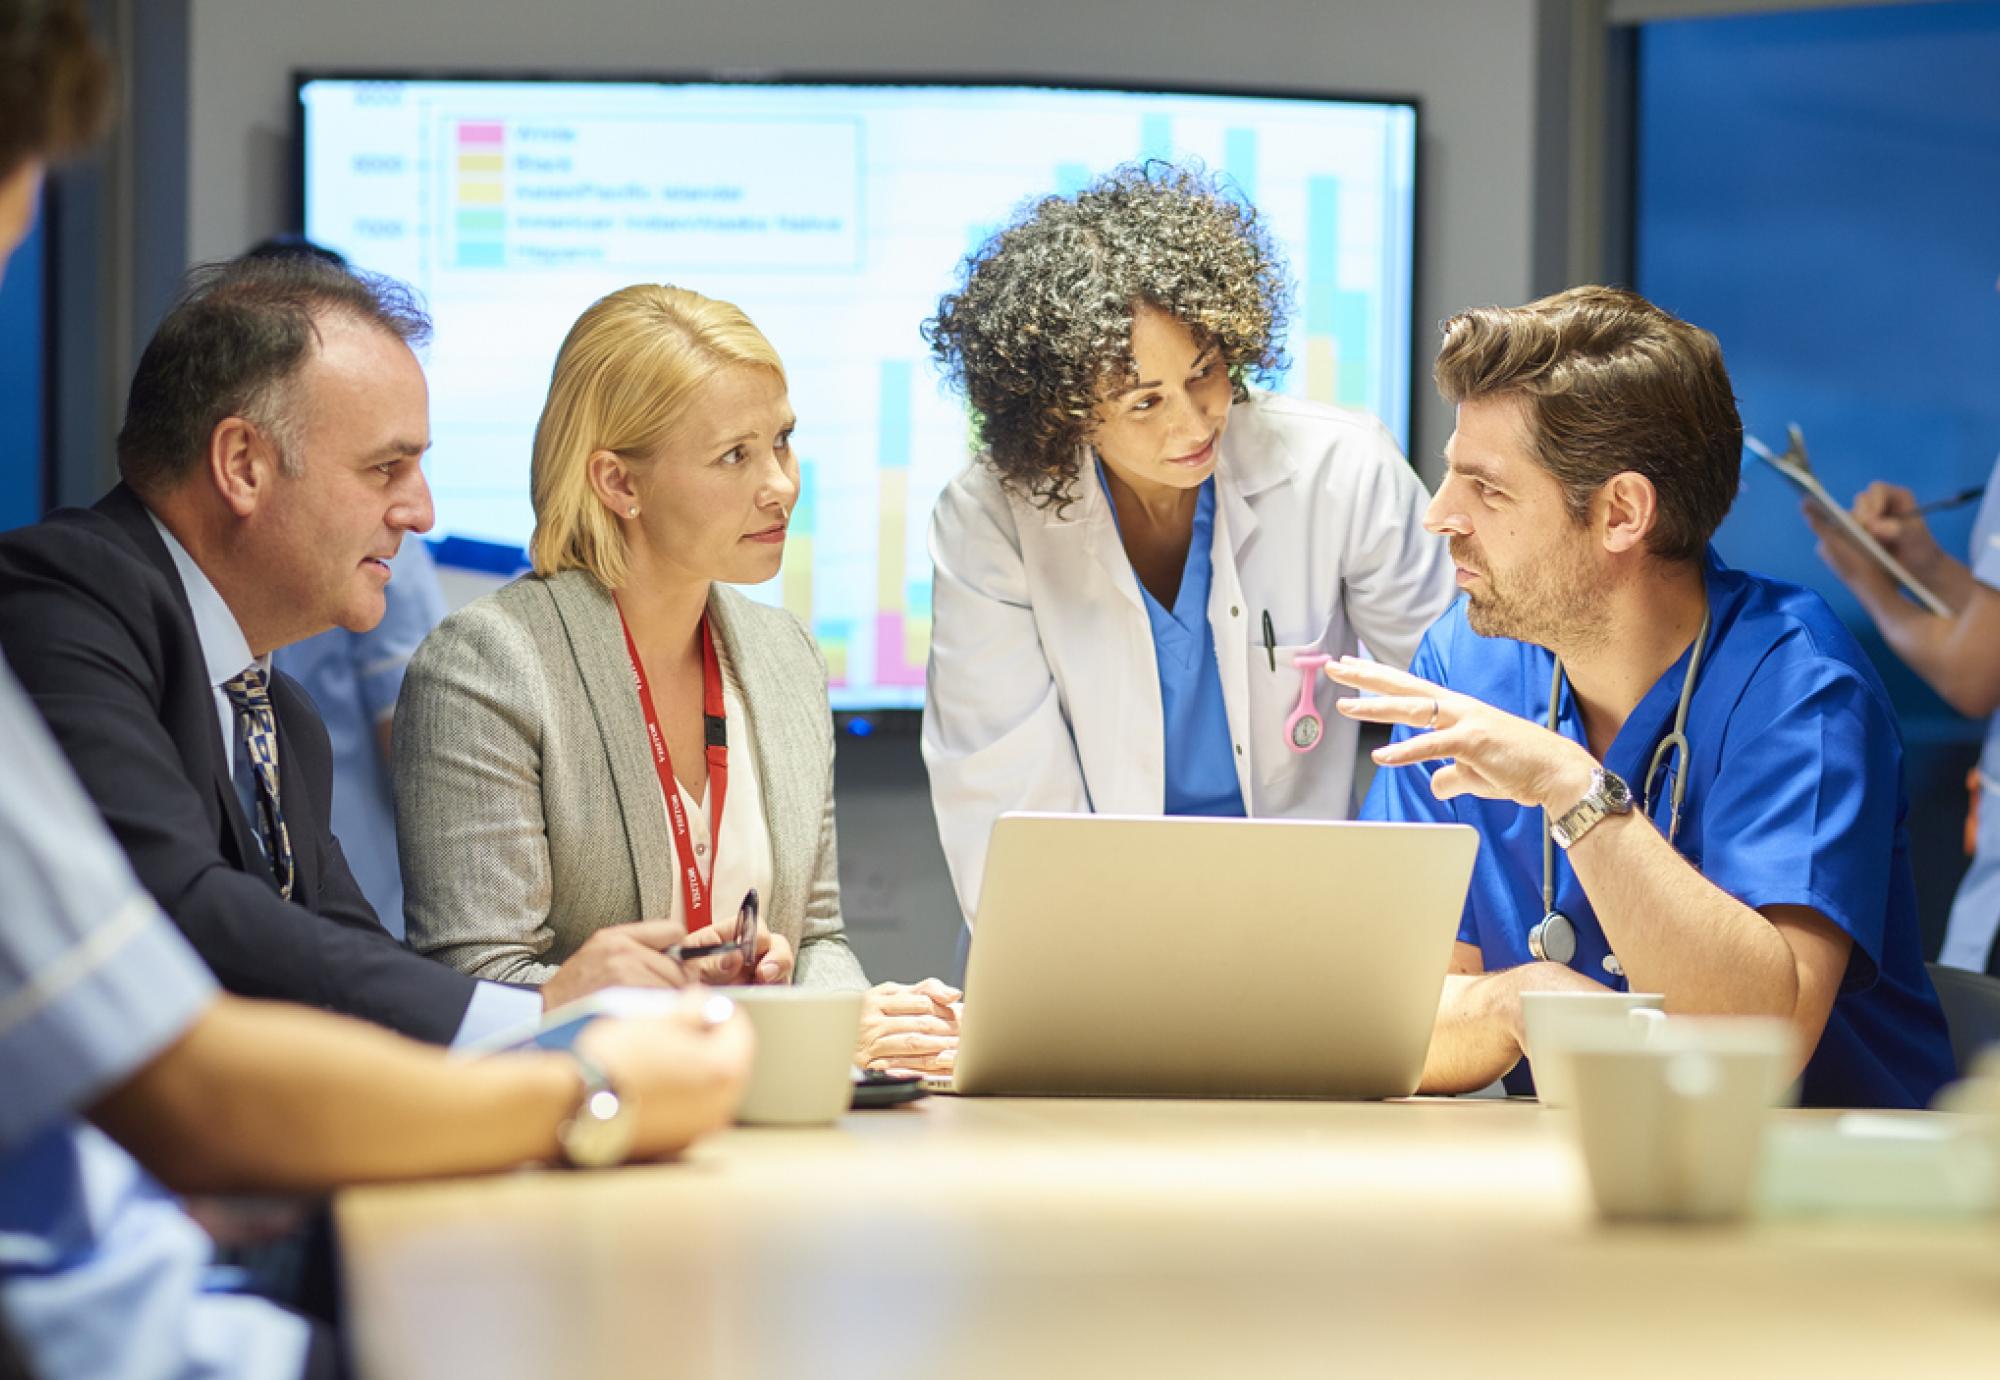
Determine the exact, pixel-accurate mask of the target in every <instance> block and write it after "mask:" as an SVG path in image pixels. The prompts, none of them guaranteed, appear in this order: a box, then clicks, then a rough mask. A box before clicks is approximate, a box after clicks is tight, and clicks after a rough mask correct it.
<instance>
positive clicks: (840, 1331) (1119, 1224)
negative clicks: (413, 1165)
mask: <svg viewBox="0 0 2000 1380" xmlns="http://www.w3.org/2000/svg"><path fill="white" fill-rule="evenodd" d="M1562 1115H1563V1114H1562V1113H1559V1112H1547V1111H1544V1110H1543V1109H1542V1108H1540V1107H1539V1106H1537V1105H1535V1104H1534V1103H1529V1102H1500V1101H1485V1100H1470V1099H1467V1100H1436V1101H1433V1100H1427V1099H1417V1100H1414V1101H1411V1102H1405V1103H1377V1104H1354V1103H1333V1104H1329V1103H1308V1102H1140V1101H1108V1100H1107V1101H1098V1100H1090V1101H1084V1100H1077V1101H1057V1100H1039V1099H957V1100H954V1099H947V1098H933V1099H930V1100H928V1101H926V1102H922V1103H918V1104H915V1105H912V1106H909V1107H904V1108H898V1109H893V1110H885V1111H875V1112H864V1113H858V1114H854V1115H850V1116H848V1117H847V1118H845V1119H844V1120H843V1121H841V1122H840V1123H839V1124H838V1125H837V1126H834V1127H831V1128H825V1129H814V1130H763V1129H760V1130H737V1131H732V1132H730V1133H728V1134H726V1135H723V1136H720V1137H717V1138H715V1139H714V1140H712V1141H710V1142H708V1143H706V1144H704V1145H702V1146H700V1147H698V1148H697V1149H696V1150H695V1151H694V1152H693V1153H692V1154H690V1155H689V1156H688V1158H687V1159H686V1160H685V1161H683V1162H681V1163H679V1164H675V1165H666V1166H657V1167H647V1168H632V1169H623V1170H619V1171H616V1172H612V1173H601V1174H566V1173H560V1172H551V1173H535V1174H520V1175H514V1176H509V1177H501V1178H492V1179H479V1180H467V1181H460V1182H456V1183H448V1184H441V1185H427V1186H410V1187H395V1188H378V1189H368V1190H362V1191H356V1192H350V1193H347V1194H344V1195H342V1197H341V1199H340V1201H339V1204H338V1212H339V1219H340V1228H341V1232H342V1236H343V1241H344V1246H345V1254H346V1268H347V1283H348V1293H347V1299H348V1307H349V1310H350V1312H349V1321H350V1324H351V1331H352V1335H353V1337H354V1339H355V1346H356V1360H357V1363H358V1365H359V1368H360V1373H361V1375H362V1376H363V1377H365V1380H392V1378H395V1377H405V1376H409V1377H419V1376H420V1377H426V1380H437V1378H438V1377H452V1376H479V1377H489V1378H490V1380H506V1378H507V1377H515V1376H519V1377H534V1378H535V1380H547V1378H548V1377H558V1376H560V1377H571V1376H577V1377H625V1376H649V1377H650V1376H687V1377H694V1376H731V1377H763V1376H785V1377H847V1376H870V1377H902V1376H915V1375H941V1376H946V1377H950V1378H951V1380H960V1378H961V1377H987V1376H996V1377H997V1376H1006V1377H1016V1376H1018V1377H1048V1376H1128V1375H1129V1376H1135V1377H1142V1380H1143V1378H1144V1377H1181V1376H1190V1377H1192V1376H1200V1377H1210V1376H1246V1377H1248V1376H1255V1377H1276V1376H1295V1375H1315V1376H1318V1375H1330V1374H1341V1375H1438V1374H1461V1375H1471V1376H1480V1377H1486V1376H1493V1375H1537V1376H1571V1375H1576V1376H1583V1375H1589V1376H1601V1377H1604V1380H1622V1377H1629V1376H1634V1375H1667V1374H1673V1375H1697V1376H1726V1375H1765V1374H1789V1375H1801V1376H1810V1377H1814V1380H1820V1378H1821V1377H1826V1376H1834V1375H1871V1376H1903V1375H1911V1376H1924V1377H1942V1376H1959V1375H1996V1374H2000V1226H1995V1225H1993V1224H1991V1223H1989V1222H1987V1221H1983V1220H1980V1221H1934V1220H1922V1219H1914V1220H1911V1219H1895V1218H1847V1219H1823V1220H1809V1219H1796V1218H1794V1219H1784V1220H1767V1221H1757V1222H1752V1223H1749V1224H1745V1225H1741V1226H1735V1227H1721V1228H1699V1227H1697V1228H1688V1227H1680V1228H1676V1227H1655V1226H1645V1227H1629V1226H1628V1227H1613V1226H1607V1225H1604V1224H1601V1223H1599V1222H1598V1221H1597V1220H1596V1219H1595V1217H1594V1215H1593V1213H1592V1210H1591V1207H1590V1204H1589V1201H1588V1197H1587V1189H1586V1186H1585V1183H1584V1179H1583V1169H1582V1164H1581V1161H1580V1159H1579V1158H1578V1156H1577V1154H1576V1152H1575V1150H1574V1149H1573V1148H1572V1144H1571V1141H1570V1138H1569V1134H1568V1130H1567V1128H1566V1126H1565V1125H1564V1123H1563V1121H1562V1119H1561V1118H1562ZM1782 1115H1786V1116H1811V1115H1813V1113H1806V1112H1788V1113H1783V1114H1782Z"/></svg>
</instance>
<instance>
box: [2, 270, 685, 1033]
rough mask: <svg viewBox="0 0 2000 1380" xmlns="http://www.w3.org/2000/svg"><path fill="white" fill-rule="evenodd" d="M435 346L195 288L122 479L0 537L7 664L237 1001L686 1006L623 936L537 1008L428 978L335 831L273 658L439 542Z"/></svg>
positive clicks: (325, 782)
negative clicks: (616, 999)
mask: <svg viewBox="0 0 2000 1380" xmlns="http://www.w3.org/2000/svg"><path fill="white" fill-rule="evenodd" d="M428 329H429V323H428V322H427V321H426V319H425V318H424V316H423V314H422V312H421V311H420V310H419V309H418V308H417V307H416V305H415V304H414V302H413V301H412V300H411V298H410V296H409V295H408V293H407V292H406V291H404V290H403V289H402V288H401V287H399V286H398V285H396V284H393V283H391V282H388V281H387V280H383V279H377V278H372V277H369V276H367V275H361V274H356V273H352V272H349V271H347V270H344V269H342V268H339V267H337V266H334V265H331V264H326V263H320V262H316V261H313V260H310V259H288V260H239V261H236V262H233V263H228V264H222V265H216V266H211V267H208V268H204V269H198V270H196V271H195V272H194V274H193V275H191V277H190V280H189V283H188V286H187V289H186V291H185V292H184V294H183V296H182V298H181V300H180V301H179V302H178V303H177V304H176V305H175V306H174V308H173V309H172V310H171V311H170V312H169V313H168V315H167V317H166V319H165V320H164V321H163V322H162V323H161V325H160V327H159V330H158V331H157V332H156V333H155V334H154V336H153V339H152V341H151V342H150V343H149V344H148V346H147V348H146V351H145V354H144V356H143V357H142V358H141V360H140V363H139V368H138V371H137V373H136V375H135V377H134V378H133V382H132V388H131V394H130V398H129V400H128V405H127V411H126V419H125V424H124V427H123V429H122V430H121V432H120V434H119V438H118V464H119V470H120V473H121V475H122V476H123V480H124V482H123V483H121V484H120V485H118V486H117V487H116V488H114V489H113V490H112V491H111V492H110V493H109V494H108V495H107V496H106V497H105V498H104V499H103V500H102V501H101V502H99V503H98V504H97V505H96V506H95V507H94V508H92V509H90V510H88V511H74V510H69V511H61V512H57V513H55V514H52V515H51V516H50V517H49V518H48V519H47V520H46V521H44V522H42V523H40V524H38V525H36V526H34V527H29V528H23V529H21V530H19V531H16V532H12V533H9V534H7V535H5V536H4V537H0V650H4V652H5V654H6V657H7V660H8V661H9V663H11V664H12V666H13V667H14V670H15V672H16V674H17V675H18V676H19V678H20V680H21V682H22V684H23V685H24V686H25V687H26V689H27V690H28V692H29V694H30V695H31V696H32V697H33V699H34V702H35V704H36V706H37V707H38V708H39V709H40V710H41V712H42V715H43V716H44V718H46V719H47V721H48V723H49V725H50V727H51V728H52V729H53V730H54V732H55V735H56V738H57V740H58V741H59V742H60V743H61V745H62V747H63V750H64V751H65V753H66V754H67V755H68V757H69V759H70V762H71V764H72V765H73V766H74V768H75V769H76V772H77V774H78V775H79V776H80V777H81V778H82V779H83V782H84V784H85V787H86V789H87V790H88V791H89V793H90V795H91V797H92V798H93V800H94V801H95V803H96V805H97V807H98V808H99V809H100V810H101V811H102V812H103V813H104V815H105V818H106V820H107V822H109V824H110V825H111V828H112V832H113V834H114V835H115V836H116V837H117V839H118V841H119V842H120V843H121V844H122V845H123V846H124V848H125V851H126V853H127V854H128V855H129V856H130V858H131V860H132V863H133V865H134V868H135V869H136V870H137V872H138V874H139V876H140V878H141V880H142V881H143V882H144V883H145V885H146V887H147V889H148V890H149V891H150V892H151V893H152V894H153V896H154V897H155V898H156V899H157V900H158V901H159V903H160V905H161V906H162V907H163V908H164V909H165V910H166V912H167V913H168V914H169V915H170V916H172V917H173V919H174V920H175V922H176V923H177V924H178V925H179V926H180V928H181V930H182V931H183V932H184V933H185V934H186V935H187V937H188V938H189V939H190V940H191V941H192V942H193V944H194V947H195V949H196V950H197V951H198V952H199V953H200V954H201V955H202V957H203V958H204V959H206V960H207V962H208V964H209V966H210V967H211V968H213V969H214V971H215V973H216V975H217V976H218V977H219V978H220V979H221V981H222V983H223V985H224V986H225V987H226V988H227V989H229V990H231V991H233V992H237V993H239V994H242V995H246V996H257V997H269V998H278V999H283V1000H288V1001H297V1002H302V1003H306V1004H310V1005H314V1006H319V1007H324V1008H326V1009H329V1010H334V1011H340V1012H345V1013H348V1014H352V1015H357V1016H362V1017H365V1018H367V1019H369V1020H373V1021H376V1022H378V1023H380V1024H382V1025H386V1026H388V1027H390V1028H392V1029H395V1030H398V1031H401V1032H403V1033H405V1034H408V1035H412V1036H415V1037H417V1038H419V1039H424V1040H429V1041H432V1042H435V1043H447V1042H457V1041H463V1040H467V1039H471V1038H475V1037H477V1036H478V1035H480V1034H483V1033H486V1032H488V1031H491V1030H493V1029H496V1028H499V1027H501V1026H505V1025H509V1024H513V1023H516V1022H518V1021H520V1020H522V1019H527V1018H532V1017H534V1016H535V1015H537V1014H539V1012H540V1010H541V1008H542V1006H543V1005H544V1004H546V1005H548V1006H551V1007H552V1006H555V1005H558V1004H560V1003H561V1002H563V1001H567V1000H571V999H573V998H575V997H577V996H580V995H583V994H584V993H586V992H589V991H592V990H595V989H597V988H599V987H602V986H608V985H677V984H679V983H680V982H681V981H682V980H683V976H682V972H681V970H680V968H679V966H678V965H677V964H675V963H674V962H673V961H672V960H670V959H669V958H667V957H666V956H665V955H664V954H663V953H662V952H661V950H662V949H664V948H665V947H666V946H667V945H668V944H669V943H671V942H672V940H673V938H675V937H677V934H678V931H674V932H673V933H669V930H670V928H671V927H669V926H666V925H664V924H659V923H648V922H641V923H639V924H635V925H626V926H619V927H613V928H611V929H607V930H605V931H603V932H601V933H600V935H599V936H598V937H597V940H596V942H594V943H593V944H592V945H591V946H589V947H588V948H587V949H585V950H581V951H579V952H578V953H577V954H575V955H574V956H573V957H572V958H571V959H570V960H569V962H568V963H565V964H564V965H563V967H562V970H561V972H560V973H559V974H558V975H557V977H556V978H555V979H553V980H552V981H551V982H550V983H549V984H548V985H547V986H545V987H544V988H543V989H542V990H541V992H540V993H539V994H537V993H534V992H532V991H526V990H522V989H516V988H511V987H506V986H503V985H499V984H493V983H481V982H477V981H475V980H474V979H472V978H469V977H467V976H465V975H463V974H460V973H458V972H455V971H452V970H450V969H448V968H447V967H445V966H444V965H442V964H438V963H434V962H432V961H430V960H428V959H424V958H421V957H418V956H416V955H414V954H412V953H410V952H409V951H408V950H406V949H404V948H403V947H401V946H400V945H399V944H397V943H396V941H395V940H394V939H393V938H392V937H391V936H390V935H389V934H388V933H387V931H386V930H385V929H384V928H383V927H382V925H381V923H380V922H379V920H378V919H377V917H376V915H375V913H374V911H373V910H372V909H370V907H369V905H368V903H367V901H366V900H365V899H364V898H363V896H362V894H361V892H360V889H359V888H358V887H357V886H356V884H355V882H354V879H353V876H352V875H351V873H350V872H349V869H348V865H347V862H346V860H345V858H344V857H343V856H342V853H341V849H340V845H339V843H338V842H337V841H336V840H335V838H334V836H333V834H332V832H331V830H330V828H329V825H328V820H329V817H330V781H331V767H330V762H329V750H328V745H327V736H326V732H325V729H324V728H323V726H322V725H321V723H320V721H319V719H318V717H317V715H316V714H315V713H314V710H313V708H312V705H311V703H310V701H309V700H307V698H306V697H305V696H304V695H303V694H302V693H301V692H300V691H299V690H298V687H297V686H296V685H295V684H294V683H293V682H292V681H291V680H290V679H289V678H288V677H287V676H285V675H283V674H282V673H274V672H272V670H271V669H270V662H269V658H270V654H271V652H272V651H273V649H275V648H277V647H281V646H284V645H286V644H288V643H291V642H295V641H297V640H299V639H301V638H304V637H308V636H311V635H312V634H314V633H317V632H320V631H322V630H324V629H326V628H329V627H343V628H347V629H350V630H354V631H361V630H364V629H367V628H369V627H372V626H373V625H374V624H375V623H376V622H377V621H378V620H379V619H380V618H381V617H382V611H383V589H384V586H385V584H386V582H387V580H388V578H389V566H388V561H389V559H390V558H391V557H392V556H393V555H394V554H395V552H396V550H397V548H398V546H399V544H400V543H401V541H402V540H403V538H404V536H405V535H407V534H409V533H412V532H423V531H425V530H426V529H428V528H429V526H430V525H431V504H430V493H429V490H428V488H427V487H426V485H425V483H424V478H423V475H422V473H421V471H420V469H419V463H418V462H419V460H420V458H421V456H422V455H423V453H424V450H425V448H426V446H427V445H428V438H429V428H428V421H427V408H428V398H427V393H426V389H425V385H424V376H423V371H422V369H421V368H420V367H419V365H418V363H417V360H416V357H415V355H414V354H413V353H412V348H411V347H412V346H413V345H420V344H421V343H423V341H424V340H425V339H426V337H427V333H428Z"/></svg>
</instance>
